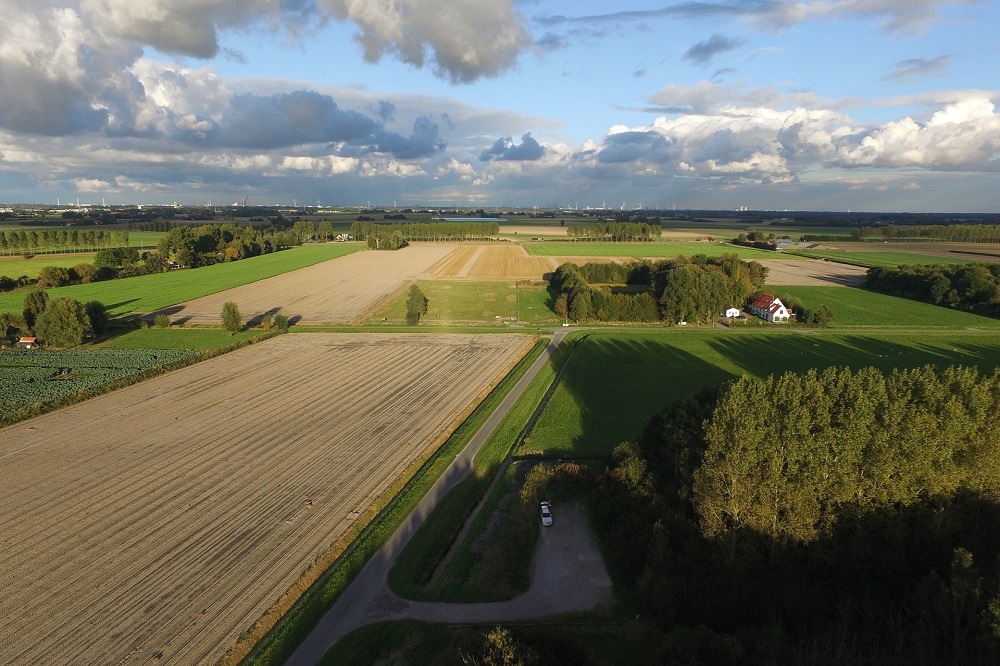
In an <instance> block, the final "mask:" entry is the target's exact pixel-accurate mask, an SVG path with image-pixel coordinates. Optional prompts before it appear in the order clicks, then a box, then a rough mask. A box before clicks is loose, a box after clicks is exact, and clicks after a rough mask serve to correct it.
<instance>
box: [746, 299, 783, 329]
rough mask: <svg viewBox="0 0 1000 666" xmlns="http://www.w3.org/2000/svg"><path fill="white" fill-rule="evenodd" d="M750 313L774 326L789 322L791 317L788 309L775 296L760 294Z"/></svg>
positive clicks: (751, 306)
mask: <svg viewBox="0 0 1000 666" xmlns="http://www.w3.org/2000/svg"><path fill="white" fill-rule="evenodd" d="M750 312H751V313H753V314H754V315H756V316H758V317H760V318H761V319H766V320H767V321H769V322H771V323H772V324H778V323H781V322H787V321H788V320H789V318H790V317H791V313H789V312H788V308H786V307H785V304H784V303H782V302H781V299H779V298H778V297H777V296H774V295H773V294H760V295H758V296H757V298H756V299H755V300H754V302H753V303H752V304H751V305H750Z"/></svg>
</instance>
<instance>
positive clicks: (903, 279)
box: [865, 264, 1000, 317]
mask: <svg viewBox="0 0 1000 666" xmlns="http://www.w3.org/2000/svg"><path fill="white" fill-rule="evenodd" d="M865 284H866V285H867V286H868V287H869V288H871V289H874V290H876V291H880V292H882V293H885V294H892V295H893V296H902V297H903V298H912V299H914V300H918V301H925V302H927V303H934V304H935V305H948V306H951V307H956V308H959V309H962V310H968V311H970V312H975V313H977V314H982V315H988V316H992V317H997V316H1000V265H997V264H933V265H916V264H914V265H909V266H899V267H897V268H869V269H868V278H867V280H866V283H865Z"/></svg>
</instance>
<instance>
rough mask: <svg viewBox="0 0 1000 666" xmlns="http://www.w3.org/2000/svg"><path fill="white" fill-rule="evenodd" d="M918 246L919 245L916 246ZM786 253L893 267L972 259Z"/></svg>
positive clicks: (872, 253) (933, 256) (858, 253)
mask: <svg viewBox="0 0 1000 666" xmlns="http://www.w3.org/2000/svg"><path fill="white" fill-rule="evenodd" d="M918 247H919V246H918ZM788 254H792V255H799V256H803V257H810V258H814V259H830V260H832V261H838V262H840V263H842V264H854V265H855V266H867V267H868V268H871V267H873V266H878V267H880V268H885V267H889V268H895V267H896V266H909V265H911V264H969V263H973V262H974V261H975V260H974V259H960V258H958V257H938V256H935V255H932V254H917V253H910V252H852V251H833V250H828V251H823V250H795V251H792V252H789V253H788Z"/></svg>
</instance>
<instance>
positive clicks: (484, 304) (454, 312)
mask: <svg viewBox="0 0 1000 666" xmlns="http://www.w3.org/2000/svg"><path fill="white" fill-rule="evenodd" d="M417 286H418V287H420V290H421V291H422V292H423V293H424V296H426V297H427V314H425V315H424V316H423V317H421V319H420V322H421V324H422V325H442V326H454V325H465V324H475V325H479V326H481V325H487V326H506V325H508V324H509V323H510V322H511V321H512V320H514V319H517V321H519V322H520V323H521V324H525V325H527V326H553V325H555V324H558V323H559V318H558V317H557V316H556V314H555V312H553V311H552V308H551V307H550V306H549V300H550V297H549V292H548V291H547V290H546V288H545V284H544V283H531V284H517V285H515V283H513V282H462V281H454V282H447V281H439V280H427V281H420V282H418V283H417ZM406 298H407V292H403V293H402V294H401V295H400V296H399V297H398V298H396V300H394V301H393V302H392V303H390V304H389V305H388V306H386V307H385V308H383V309H382V310H381V311H379V312H377V313H375V315H374V316H373V317H372V319H371V320H369V323H382V320H383V319H385V320H386V322H385V323H386V324H390V325H400V324H402V323H404V322H405V321H406Z"/></svg>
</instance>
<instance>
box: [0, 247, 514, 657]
mask: <svg viewBox="0 0 1000 666" xmlns="http://www.w3.org/2000/svg"><path fill="white" fill-rule="evenodd" d="M366 254H367V253H366ZM531 344H532V338H531V337H529V336H500V335H493V336H472V335H434V336H427V335H378V334H375V335H348V334H321V333H316V334H310V335H286V336H281V337H279V338H275V339H273V340H269V341H267V342H264V343H261V344H258V345H254V346H252V347H248V348H245V349H241V350H239V351H236V352H233V353H230V354H227V355H225V356H222V357H219V358H217V359H214V360H211V361H206V362H203V363H199V364H197V365H194V366H191V367H188V368H185V369H183V370H179V371H176V372H173V373H170V374H167V375H164V376H162V377H159V378H156V379H153V380H150V381H148V382H144V383H142V384H138V385H135V386H132V387H129V388H126V389H123V390H121V391H117V392H115V393H113V394H109V395H106V396H102V397H100V398H95V399H93V400H89V401H87V402H85V403H82V404H80V405H76V406H74V407H70V408H67V409H63V410H60V411H57V412H54V413H51V414H48V415H45V416H42V417H40V418H36V419H32V420H30V421H25V422H23V423H20V424H18V425H15V426H12V427H9V428H5V429H3V430H0V521H2V524H3V525H4V529H3V530H2V532H0V552H2V553H3V569H2V576H0V615H2V616H3V618H4V622H3V623H2V625H0V662H3V663H23V664H41V663H50V664H84V663H86V664H91V663H93V664H122V663H182V664H193V663H214V662H216V661H217V660H218V659H219V658H220V657H221V656H222V655H223V654H224V653H225V651H226V649H227V647H228V646H229V645H231V644H232V643H233V642H234V641H235V640H236V639H237V638H238V637H239V636H240V634H241V633H242V632H243V631H244V630H245V629H247V628H249V627H250V626H251V625H252V624H253V623H254V622H255V621H256V620H257V619H258V618H259V617H261V615H262V614H263V613H264V612H265V611H267V610H268V608H269V607H270V606H271V605H272V604H273V603H274V602H275V601H276V600H277V599H278V597H279V596H280V595H281V594H282V593H283V592H284V591H285V590H287V589H288V588H289V587H290V586H291V585H292V584H293V583H294V582H295V581H296V579H297V578H298V576H299V575H300V574H302V573H303V571H304V570H305V569H306V568H307V567H308V566H309V564H310V563H311V562H313V560H314V559H315V558H316V557H317V556H319V555H320V554H322V553H323V552H324V551H325V550H326V549H327V548H328V547H329V546H330V544H332V543H333V542H334V541H335V540H336V539H337V538H338V536H340V535H342V534H343V533H344V532H345V530H347V529H348V527H349V526H350V525H351V523H352V522H353V521H354V520H355V518H356V517H357V516H358V515H359V512H362V511H364V510H365V508H366V507H368V506H369V505H370V504H371V503H372V500H373V499H374V498H375V497H376V496H378V495H379V494H380V493H381V492H382V491H383V490H384V489H385V488H386V487H387V486H388V485H390V484H391V483H392V482H393V480H394V479H395V478H397V476H398V475H399V474H400V473H401V472H402V471H403V470H404V469H406V467H407V466H408V465H409V464H410V462H411V461H412V460H413V459H415V458H417V457H418V456H420V455H421V453H423V452H426V451H427V450H428V449H429V448H430V447H432V446H434V445H436V443H437V442H439V441H440V439H439V438H440V437H441V436H442V433H444V432H447V431H448V430H449V427H450V426H451V425H452V424H453V422H454V421H455V420H456V418H457V417H459V416H460V415H461V414H462V413H463V412H464V411H465V410H467V409H468V408H469V406H470V404H471V403H472V402H473V401H474V400H475V399H476V398H477V397H478V396H480V395H482V394H484V392H485V391H486V390H488V389H489V388H490V387H491V385H493V384H494V383H495V382H496V381H498V380H499V378H500V377H501V376H502V375H503V374H504V372H505V371H506V370H507V369H509V368H510V367H512V366H513V364H514V363H515V362H516V361H517V359H519V358H520V357H521V356H522V355H523V354H524V353H525V352H526V351H527V350H528V349H530V347H531Z"/></svg>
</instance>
